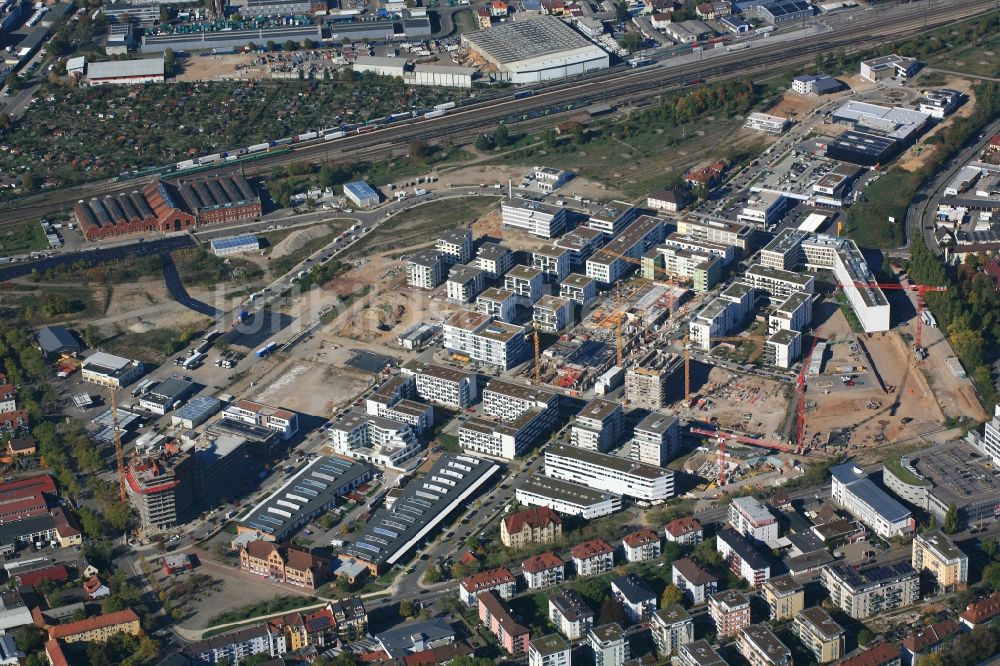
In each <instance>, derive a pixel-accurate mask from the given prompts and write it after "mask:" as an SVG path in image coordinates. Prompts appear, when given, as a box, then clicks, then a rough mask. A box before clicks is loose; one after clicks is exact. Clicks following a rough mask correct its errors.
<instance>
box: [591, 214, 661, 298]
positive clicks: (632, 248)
mask: <svg viewBox="0 0 1000 666" xmlns="http://www.w3.org/2000/svg"><path fill="white" fill-rule="evenodd" d="M591 219H593V218H591ZM663 234H664V225H663V220H661V219H660V218H658V217H650V216H649V215H643V216H641V217H639V218H638V219H636V220H635V221H634V222H632V223H631V224H630V225H629V226H628V227H627V228H626V229H625V230H624V231H622V232H621V234H619V235H617V236H615V237H614V238H612V239H611V240H610V241H608V243H607V245H605V246H604V247H603V248H601V249H600V250H598V251H597V252H595V253H594V254H593V255H592V256H591V257H590V258H589V259H587V264H586V266H587V276H588V277H592V278H594V279H595V280H597V281H598V282H601V283H604V284H611V283H614V282H617V281H618V280H620V279H621V278H622V277H624V276H625V275H627V274H628V273H630V272H632V271H633V270H635V268H636V267H637V265H639V264H641V258H642V255H643V254H644V253H645V252H646V250H648V249H649V248H650V247H652V246H653V245H654V244H656V243H659V242H662V241H663ZM623 257H624V258H623ZM628 258H631V259H635V260H636V262H630V261H628V260H627V259H628Z"/></svg>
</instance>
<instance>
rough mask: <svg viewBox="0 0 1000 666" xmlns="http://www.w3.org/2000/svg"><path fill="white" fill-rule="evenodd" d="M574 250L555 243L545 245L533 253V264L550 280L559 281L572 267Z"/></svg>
mask: <svg viewBox="0 0 1000 666" xmlns="http://www.w3.org/2000/svg"><path fill="white" fill-rule="evenodd" d="M572 254H573V253H572V252H570V251H569V250H567V249H566V248H562V247H557V246H555V245H543V246H541V247H540V248H538V249H537V250H535V251H534V252H532V253H531V265H532V266H533V267H534V268H537V269H538V270H540V271H542V273H543V274H544V275H545V279H546V280H547V281H549V282H559V281H561V280H562V279H563V278H565V277H566V276H567V275H569V272H570V270H571V269H572V267H573V266H572Z"/></svg>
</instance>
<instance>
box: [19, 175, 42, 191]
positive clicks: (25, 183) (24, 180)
mask: <svg viewBox="0 0 1000 666" xmlns="http://www.w3.org/2000/svg"><path fill="white" fill-rule="evenodd" d="M37 187H38V180H37V179H36V178H35V174H33V173H31V172H30V171H29V172H28V173H26V174H24V175H23V176H21V191H22V192H34V191H35V189H36V188H37Z"/></svg>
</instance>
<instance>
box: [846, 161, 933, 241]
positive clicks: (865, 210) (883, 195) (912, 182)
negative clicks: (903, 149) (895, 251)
mask: <svg viewBox="0 0 1000 666" xmlns="http://www.w3.org/2000/svg"><path fill="white" fill-rule="evenodd" d="M922 180H923V177H922V176H921V175H919V174H917V173H913V172H910V171H906V170H905V169H902V168H900V167H895V168H893V169H891V170H890V171H889V172H888V173H887V174H885V175H884V176H882V177H881V178H879V179H878V180H877V181H876V182H874V183H872V184H871V185H869V186H868V187H867V188H865V198H866V199H867V200H866V201H863V202H859V203H856V204H854V205H853V206H851V209H850V211H849V212H848V213H847V224H846V225H845V227H844V233H845V234H846V235H847V236H849V237H851V238H852V239H853V240H854V241H855V242H857V244H858V245H861V246H862V247H878V248H891V247H899V246H900V245H902V244H903V233H904V231H903V226H904V225H905V224H906V209H907V207H909V205H910V202H911V201H912V200H913V195H914V193H915V192H916V191H917V188H918V187H920V183H921V181H922ZM890 217H891V218H892V219H893V220H894V221H892V222H890V221H889V218H890Z"/></svg>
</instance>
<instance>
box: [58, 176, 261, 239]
mask: <svg viewBox="0 0 1000 666" xmlns="http://www.w3.org/2000/svg"><path fill="white" fill-rule="evenodd" d="M261 212H262V207H261V201H260V196H258V195H257V194H256V193H255V192H254V190H253V187H252V186H251V185H250V183H249V182H248V181H247V179H246V178H244V177H243V175H242V174H239V173H236V174H232V175H228V176H218V177H216V178H207V179H203V180H191V181H185V182H180V183H173V182H167V181H165V180H156V181H153V182H152V183H150V184H148V185H146V186H145V187H144V188H142V190H141V191H138V190H137V191H133V192H131V193H128V194H126V193H122V194H119V195H118V196H111V195H108V196H106V197H104V198H103V199H97V198H94V199H91V200H90V201H82V200H81V201H79V202H78V203H77V204H76V207H75V208H74V209H73V213H74V215H75V217H76V221H77V222H78V223H79V225H80V228H81V229H82V231H83V235H84V236H85V237H86V238H87V240H89V241H95V240H100V239H102V238H108V237H111V236H122V235H125V234H133V233H140V232H157V231H158V232H160V233H168V232H171V231H182V230H186V229H190V228H193V227H200V226H202V225H205V224H215V223H222V222H234V221H237V220H246V219H252V218H255V217H259V216H260V214H261Z"/></svg>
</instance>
